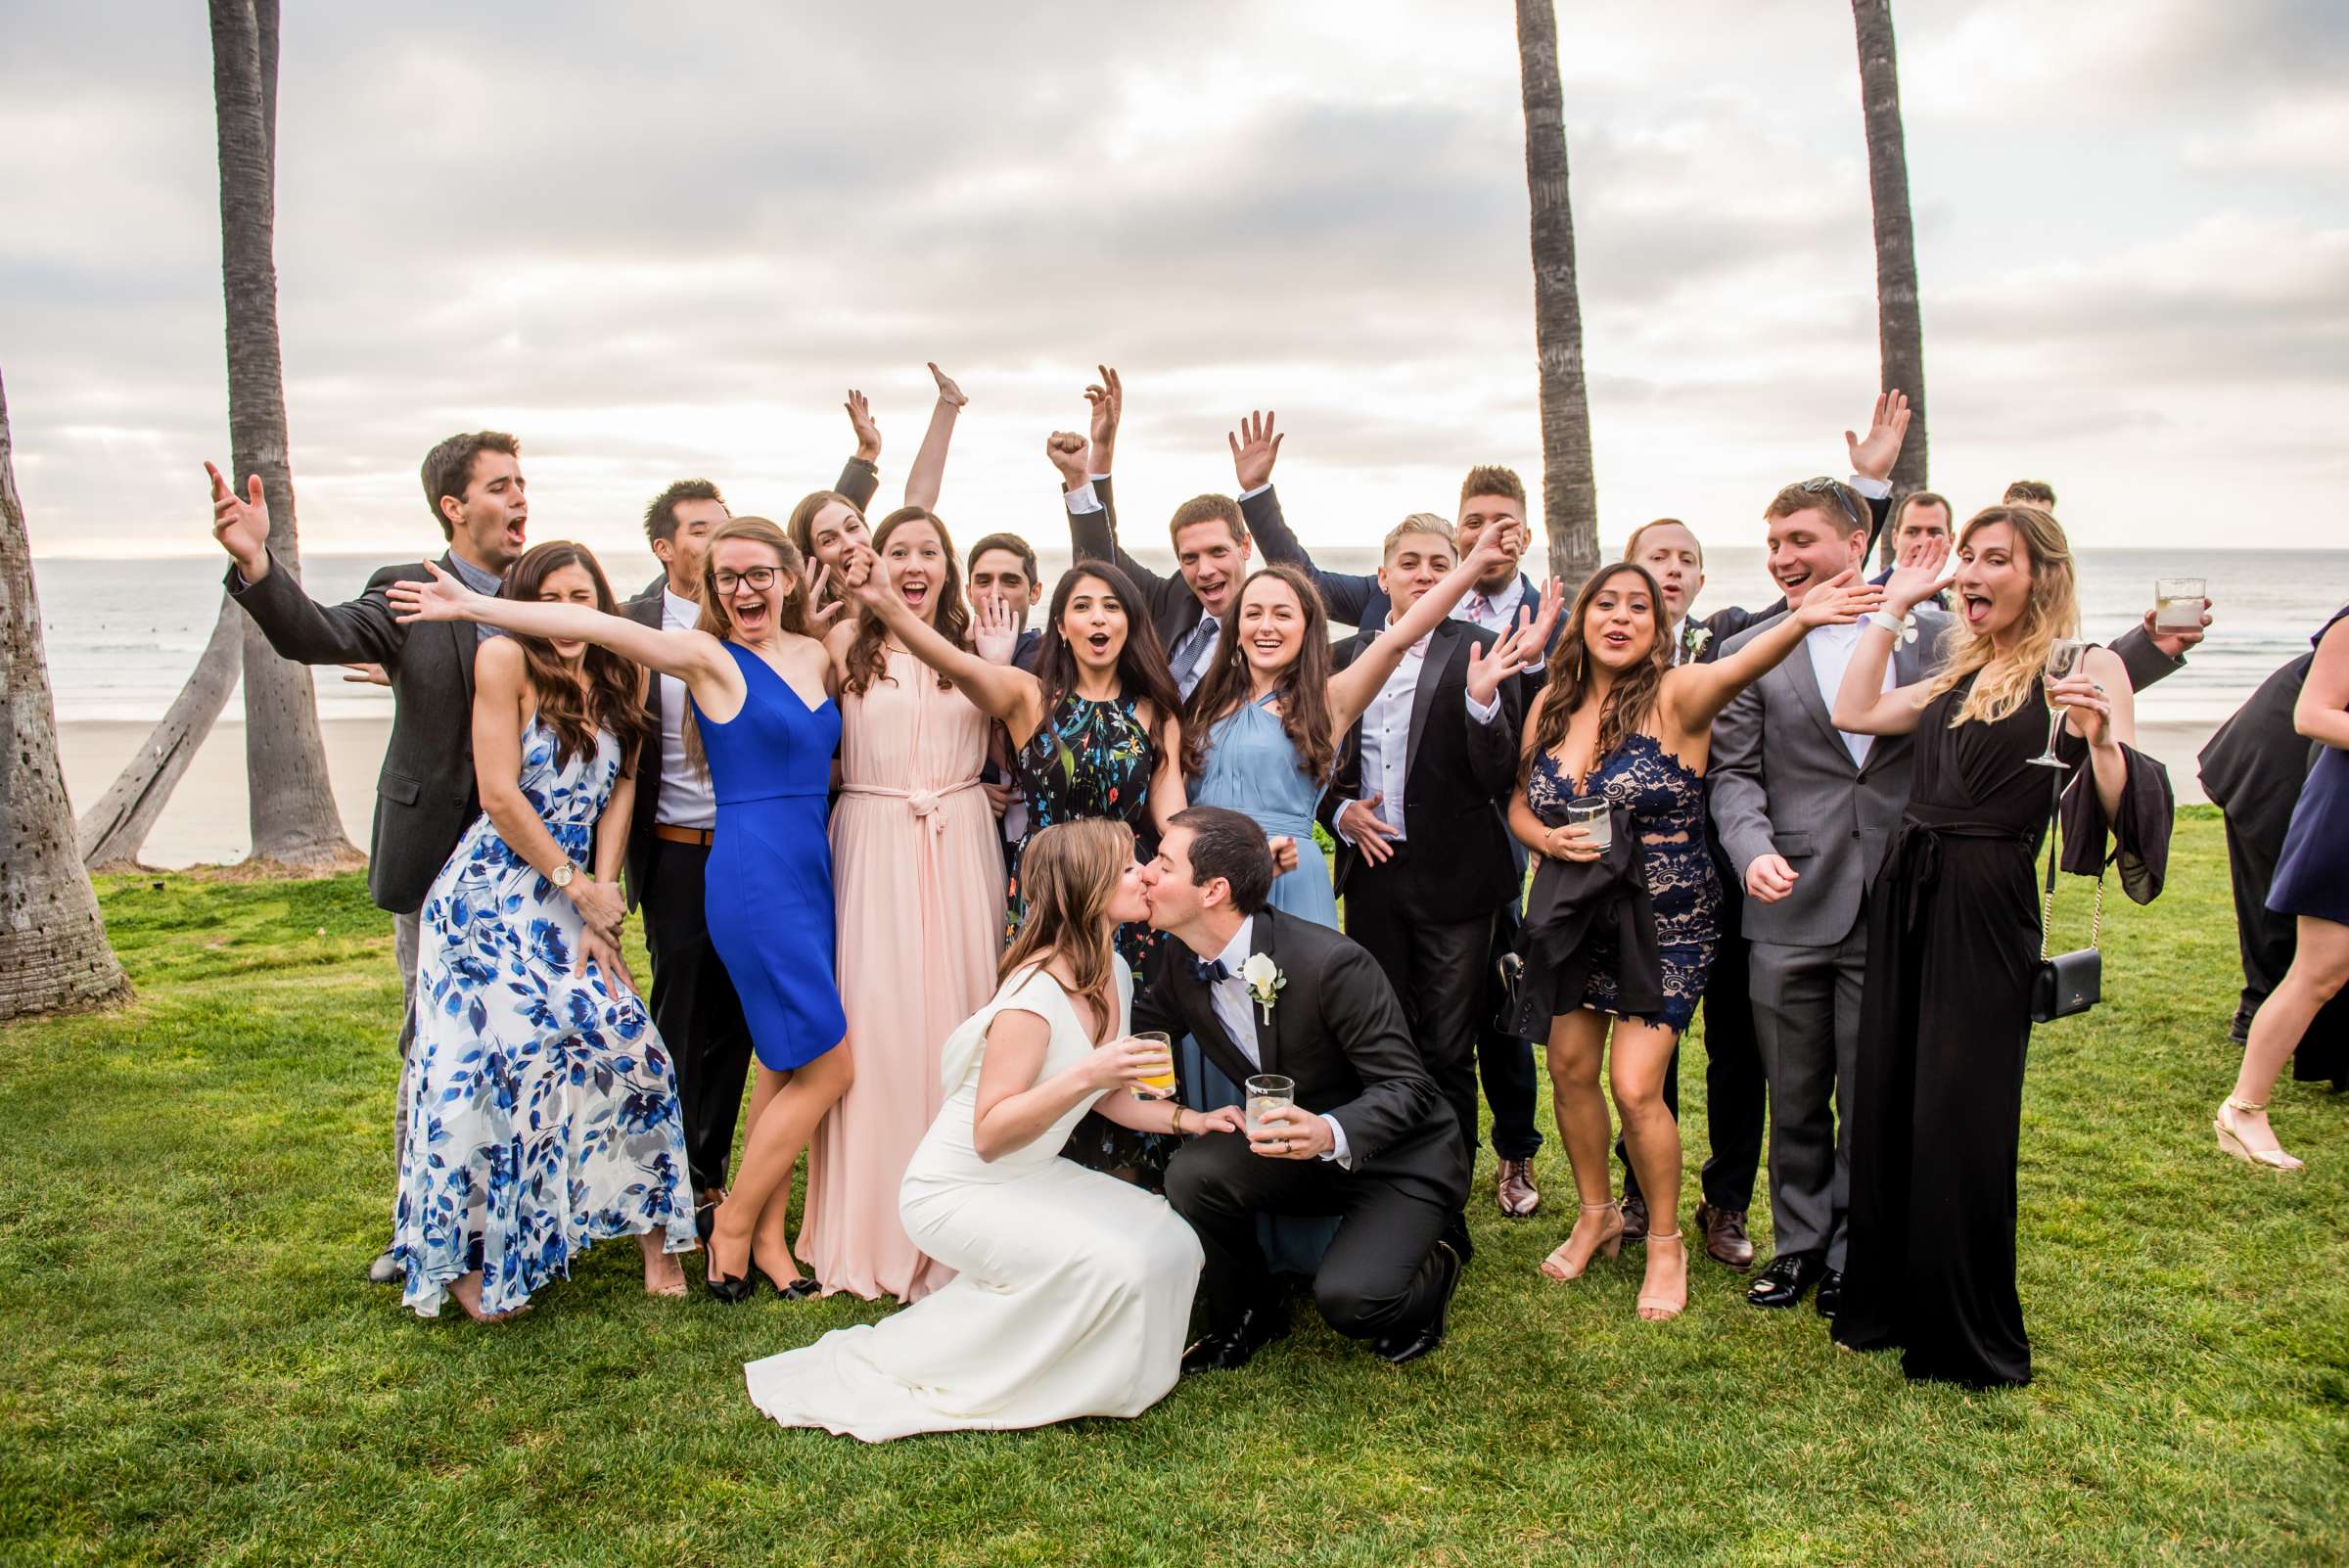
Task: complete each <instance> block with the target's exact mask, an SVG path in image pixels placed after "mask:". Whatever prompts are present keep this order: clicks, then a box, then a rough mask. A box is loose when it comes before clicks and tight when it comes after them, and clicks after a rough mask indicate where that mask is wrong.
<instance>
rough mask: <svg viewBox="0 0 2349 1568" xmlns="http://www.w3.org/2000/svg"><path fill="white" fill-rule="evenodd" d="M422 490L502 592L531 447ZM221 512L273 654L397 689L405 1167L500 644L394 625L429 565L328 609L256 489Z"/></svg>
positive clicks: (592, 889)
mask: <svg viewBox="0 0 2349 1568" xmlns="http://www.w3.org/2000/svg"><path fill="white" fill-rule="evenodd" d="M207 467H208V465H207ZM423 478H424V499H425V504H426V505H427V506H428V507H430V508H431V510H432V514H433V518H434V521H436V522H438V524H439V525H440V534H441V537H442V538H444V539H445V540H447V542H448V548H447V550H446V551H445V552H443V553H442V555H441V557H440V562H439V565H440V570H441V571H443V572H445V573H447V574H449V575H450V576H455V577H458V578H460V579H462V580H463V581H464V583H465V585H466V586H467V587H469V588H472V589H473V590H474V591H475V592H477V593H495V592H497V589H498V582H499V579H500V578H502V577H503V576H504V575H505V572H506V569H507V568H508V567H510V566H512V565H513V564H514V563H515V561H517V560H518V559H520V558H521V556H522V552H523V538H524V533H525V530H527V528H528V526H529V523H530V502H529V500H528V498H527V496H526V494H525V489H524V483H523V477H522V461H521V443H520V442H518V441H516V440H515V438H513V437H511V436H508V435H506V434H504V433H503V432H501V431H489V430H484V431H474V432H470V433H467V434H464V435H458V436H451V437H450V438H448V439H446V440H444V441H442V442H441V443H440V444H439V445H438V446H436V447H434V448H433V449H432V450H431V451H430V452H428V453H426V454H425V459H424V470H423ZM212 503H213V504H212V514H213V518H212V536H213V537H214V538H216V539H218V540H219V541H220V545H221V548H223V549H225V550H226V551H227V552H228V555H229V559H230V561H231V562H232V563H234V564H233V565H232V566H231V567H230V568H229V572H228V578H227V583H226V586H227V589H228V594H229V597H230V598H232V599H234V600H236V601H237V603H238V604H239V605H240V606H242V607H243V608H244V610H245V613H246V614H247V615H250V616H251V617H253V622H254V623H255V624H257V625H258V626H259V627H260V628H261V634H262V635H263V636H265V637H267V638H268V639H269V646H270V647H272V648H274V649H276V650H277V652H278V654H279V656H280V657H282V658H286V659H291V660H294V661H295V662H296V663H298V664H305V665H373V666H377V667H379V668H380V669H382V671H383V674H384V677H385V683H386V684H388V685H389V686H390V687H391V701H392V707H391V744H390V745H389V746H388V747H387V748H386V749H385V752H384V766H383V771H382V772H381V773H380V774H379V775H378V776H377V778H376V783H375V826H374V830H373V832H372V833H371V834H370V836H369V840H368V865H367V891H368V894H369V895H370V896H371V897H372V898H373V899H375V902H376V906H377V907H378V908H381V909H383V910H385V911H387V912H388V913H390V914H391V917H392V922H391V923H392V935H393V952H394V957H395V959H396V961H397V963H398V965H399V979H400V989H401V991H402V992H403V993H404V996H405V1004H404V1011H403V1015H402V1018H401V1022H400V1030H399V1051H400V1061H401V1075H400V1087H399V1091H398V1094H397V1098H396V1100H395V1102H394V1111H393V1122H392V1131H391V1138H392V1144H391V1148H392V1160H393V1166H394V1169H396V1168H397V1163H398V1160H399V1158H400V1156H401V1154H402V1153H403V1151H404V1150H405V1148H406V1144H407V1131H408V1127H407V1104H408V1096H407V1080H406V1061H407V1048H408V1041H409V1040H410V1039H411V1038H413V1037H414V1034H415V1029H416V1018H415V1009H416V951H417V936H418V930H417V925H418V920H417V911H418V910H419V909H420V908H422V907H423V904H424V897H425V894H426V893H428V892H429V891H431V888H432V884H433V878H435V877H436V876H438V875H439V874H440V867H441V866H442V864H444V863H445V862H446V861H447V859H448V856H449V854H450V853H451V852H452V851H454V850H455V849H456V847H457V840H458V839H460V838H461V837H463V836H464V833H465V829H466V827H467V826H468V825H469V824H470V823H471V822H472V821H473V819H474V817H475V815H476V814H477V813H478V812H479V811H480V809H481V803H480V799H479V797H478V795H477V794H476V792H475V788H474V776H473V653H474V649H475V648H476V647H477V646H478V645H479V644H480V642H481V640H482V639H483V638H485V637H489V636H494V635H496V633H495V632H493V631H491V630H490V629H489V628H488V627H487V626H476V625H470V624H466V623H458V622H448V623H419V624H416V625H412V626H406V625H401V624H400V623H398V622H397V621H396V620H394V619H393V618H392V614H391V603H390V601H389V600H387V599H386V598H385V596H384V595H385V590H386V589H387V588H389V587H390V586H391V584H392V583H394V582H421V581H426V580H429V579H430V577H431V574H430V573H428V572H427V571H426V570H425V568H424V566H423V564H422V563H421V562H418V561H410V562H404V563H401V564H399V565H396V566H388V567H385V568H383V569H382V570H381V571H379V572H377V573H376V574H375V575H374V576H371V577H369V578H368V579H367V586H366V589H365V590H364V591H363V592H361V593H360V595H359V597H357V598H356V599H353V600H351V601H350V602H349V603H347V604H339V605H322V604H319V603H317V602H316V601H315V600H313V599H311V598H310V596H309V595H308V594H306V593H304V592H302V591H301V583H300V582H299V580H298V579H297V577H296V576H295V574H294V573H292V572H290V571H288V570H286V569H285V567H284V566H282V565H281V564H280V563H279V562H278V561H277V560H276V559H275V558H274V557H273V556H271V554H270V553H269V546H268V540H269V509H268V507H267V505H266V504H265V503H264V502H263V500H262V498H261V490H260V481H259V480H258V479H257V478H256V479H254V480H253V481H251V483H250V485H249V488H248V493H247V494H246V495H245V496H242V497H240V496H238V495H236V494H235V493H233V492H232V491H231V490H230V489H229V488H228V486H227V484H226V483H225V482H224V481H223V480H222V479H221V478H220V475H219V472H218V471H217V470H213V471H212ZM564 891H565V892H566V893H567V894H568V895H569V896H570V898H571V899H572V901H573V902H574V903H576V904H577V905H578V907H579V913H580V915H581V917H582V918H583V919H584V920H585V921H586V922H587V923H588V924H589V925H590V926H593V927H595V928H597V929H598V930H600V931H603V932H605V933H606V934H607V935H609V936H612V937H615V938H617V936H618V933H619V930H620V924H621V919H622V913H623V910H622V902H621V894H620V890H619V889H618V888H616V887H613V886H611V885H610V884H607V883H599V882H597V881H596V880H595V878H594V876H593V875H591V874H582V875H577V876H575V877H573V878H572V881H571V885H570V886H569V887H568V888H566V889H565V890H564ZM367 1277H368V1278H369V1279H371V1280H373V1281H375V1282H376V1283H378V1284H387V1285H388V1284H396V1283H398V1282H399V1277H400V1276H399V1271H398V1269H397V1268H395V1267H394V1266H393V1264H392V1262H391V1248H390V1247H389V1246H387V1247H386V1248H385V1249H384V1250H383V1252H382V1253H381V1254H380V1255H379V1256H378V1257H377V1258H376V1260H375V1262H374V1263H373V1264H372V1265H370V1266H369V1268H368V1271H367Z"/></svg>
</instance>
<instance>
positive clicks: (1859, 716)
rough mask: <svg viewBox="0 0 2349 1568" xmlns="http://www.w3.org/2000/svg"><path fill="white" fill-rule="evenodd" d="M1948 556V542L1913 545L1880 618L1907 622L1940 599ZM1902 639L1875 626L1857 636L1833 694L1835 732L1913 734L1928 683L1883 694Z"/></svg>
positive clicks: (1889, 584) (1888, 586) (1892, 580)
mask: <svg viewBox="0 0 2349 1568" xmlns="http://www.w3.org/2000/svg"><path fill="white" fill-rule="evenodd" d="M1949 553H1950V547H1949V541H1948V540H1946V539H1927V540H1924V541H1921V542H1920V543H1917V544H1914V545H1911V547H1910V549H1909V553H1908V555H1907V556H1906V557H1905V558H1904V559H1903V560H1902V562H1901V564H1900V565H1899V566H1898V567H1896V568H1894V569H1893V574H1892V576H1889V577H1887V578H1886V579H1885V581H1884V588H1883V593H1884V614H1885V615H1886V616H1887V617H1889V618H1891V619H1893V620H1895V621H1906V620H1907V619H1908V617H1909V612H1910V611H1911V610H1913V609H1915V608H1916V607H1917V606H1918V605H1920V604H1922V603H1924V602H1925V601H1926V600H1927V599H1930V598H1932V597H1933V596H1934V595H1935V594H1937V593H1939V592H1940V591H1941V590H1942V588H1943V587H1944V586H1946V585H1947V584H1948V583H1949V581H1950V578H1951V576H1952V575H1951V574H1948V573H1945V572H1944V571H1943V570H1942V567H1943V563H1944V562H1946V561H1947V560H1948V559H1949ZM1788 619H1790V620H1791V619H1792V618H1791V617H1789V618H1788ZM1905 634H1906V633H1905V632H1902V633H1896V632H1895V631H1893V629H1892V628H1891V627H1889V626H1887V625H1884V624H1883V623H1880V622H1875V621H1871V622H1869V623H1868V625H1867V628H1866V629H1865V630H1864V631H1862V632H1861V633H1860V642H1859V646H1858V647H1856V648H1855V649H1854V650H1853V651H1852V662H1851V663H1850V664H1849V665H1848V666H1846V667H1845V668H1844V671H1843V684H1842V685H1841V686H1839V687H1837V688H1836V690H1835V712H1834V715H1833V717H1834V720H1835V727H1836V728H1837V729H1840V730H1843V731H1845V732H1846V733H1847V734H1853V735H1909V734H1913V733H1914V732H1915V730H1916V725H1917V721H1918V719H1919V718H1920V717H1921V716H1922V715H1923V714H1924V696H1925V692H1926V690H1927V688H1928V687H1929V686H1930V685H1931V684H1932V683H1931V681H1930V680H1912V681H1911V682H1910V683H1909V684H1908V685H1906V686H1895V687H1893V688H1892V690H1890V691H1886V690H1885V689H1884V667H1885V665H1886V664H1888V663H1889V662H1890V661H1891V659H1892V647H1893V639H1894V637H1895V636H1897V635H1905Z"/></svg>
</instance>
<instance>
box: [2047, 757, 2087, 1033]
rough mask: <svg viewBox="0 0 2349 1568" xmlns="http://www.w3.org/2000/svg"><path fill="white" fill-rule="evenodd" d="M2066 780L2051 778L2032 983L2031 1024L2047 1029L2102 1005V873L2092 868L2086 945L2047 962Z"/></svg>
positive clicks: (2048, 959) (2058, 954)
mask: <svg viewBox="0 0 2349 1568" xmlns="http://www.w3.org/2000/svg"><path fill="white" fill-rule="evenodd" d="M2063 781H2064V774H2063V773H2062V772H2060V771H2058V772H2057V773H2056V774H2055V814H2054V815H2053V816H2052V817H2050V819H2049V821H2048V883H2047V891H2046V892H2045V893H2044V894H2043V895H2041V898H2040V903H2039V973H2038V974H2036V975H2034V976H2032V978H2031V1022H2033V1023H2034V1024H2046V1023H2051V1022H2053V1021H2054V1020H2056V1019H2058V1018H2069V1017H2071V1016H2072V1015H2073V1014H2074V1013H2085V1012H2087V1011H2088V1010H2089V1009H2090V1008H2091V1007H2094V1006H2095V1005H2096V1003H2098V1002H2100V1001H2102V1000H2103V999H2104V954H2103V953H2102V952H2101V951H2099V950H2098V949H2097V947H2096V940H2097V938H2099V937H2100V936H2101V935H2102V934H2103V930H2104V867H2103V866H2102V865H2101V864H2099V865H2098V866H2097V867H2096V912H2095V913H2094V914H2092V915H2091V916H2090V917H2089V923H2088V945H2087V946H2085V947H2082V948H2081V949H2079V950H2078V951H2077V952H2065V953H2057V954H2056V955H2055V956H2054V957H2052V958H2050V957H2049V956H2048V926H2049V922H2050V920H2052V919H2053V917H2054V913H2055V857H2056V849H2057V841H2058V840H2059V839H2060V838H2061V836H2062V833H2063Z"/></svg>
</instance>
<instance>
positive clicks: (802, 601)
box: [391, 517, 852, 1302]
mask: <svg viewBox="0 0 2349 1568" xmlns="http://www.w3.org/2000/svg"><path fill="white" fill-rule="evenodd" d="M431 570H432V575H433V580H432V581H430V582H403V583H399V584H396V585H395V586H394V588H393V590H392V592H391V605H392V608H393V609H394V610H395V611H397V612H399V614H400V618H401V619H402V620H403V621H476V622H486V623H489V624H490V625H493V626H502V627H504V628H505V629H506V630H508V631H511V632H516V633H519V634H521V635H524V636H534V637H552V638H563V639H566V640H570V641H579V642H591V643H594V644H595V645H596V646H598V647H601V648H608V649H610V650H611V651H612V652H614V653H616V654H619V655H620V656H621V657H622V658H623V659H629V660H633V661H635V662H636V663H637V664H640V665H644V666H646V667H647V668H649V669H655V670H658V671H660V672H661V673H663V674H668V675H674V676H676V677H677V678H678V679H680V680H682V681H683V682H684V683H685V689H686V692H687V693H688V695H689V696H690V697H691V698H692V702H693V709H692V713H691V715H689V728H688V730H687V734H686V749H687V751H688V752H689V753H696V754H699V755H701V756H703V757H706V758H707V759H708V761H709V765H710V781H711V784H712V786H713V787H714V790H715V792H716V795H717V828H716V836H715V838H714V840H713V841H712V844H711V853H710V880H709V888H708V892H707V894H706V898H707V900H708V915H709V921H710V941H711V943H712V945H714V946H715V947H716V948H717V953H718V956H719V957H720V958H721V959H723V960H724V961H725V965H726V975H727V978H728V979H730V980H732V981H733V982H734V989H735V990H736V991H737V992H740V993H741V996H742V1010H743V1016H744V1017H745V1018H746V1019H747V1020H748V1021H749V1023H750V1026H751V1042H752V1048H753V1049H754V1050H755V1051H756V1053H757V1054H758V1057H759V1082H758V1085H757V1087H755V1088H754V1089H753V1090H752V1093H751V1120H750V1126H749V1131H748V1133H747V1135H746V1137H745V1141H744V1144H743V1153H742V1165H741V1167H740V1168H739V1170H738V1172H737V1173H736V1176H735V1178H734V1185H733V1188H732V1189H731V1190H730V1191H729V1192H728V1193H727V1194H726V1201H725V1202H723V1203H721V1204H719V1205H718V1207H717V1210H716V1213H715V1218H714V1224H713V1228H712V1230H711V1233H710V1237H709V1242H710V1262H709V1268H708V1274H709V1281H710V1293H711V1294H712V1295H714V1296H715V1297H717V1298H718V1299H719V1300H720V1301H727V1302H739V1301H747V1300H749V1299H750V1298H751V1296H752V1295H753V1294H754V1293H755V1292H756V1290H757V1289H758V1284H759V1280H760V1277H761V1276H763V1277H764V1278H765V1279H766V1280H767V1281H768V1282H769V1283H770V1284H772V1285H773V1286H774V1288H775V1289H776V1291H778V1292H779V1293H781V1294H784V1295H786V1296H795V1297H796V1296H806V1295H812V1294H814V1291H815V1288H816V1287H815V1284H814V1282H813V1281H811V1280H805V1279H802V1278H800V1276H799V1266H798V1265H797V1264H796V1263H794V1262H793V1261H792V1256H791V1249H790V1247H789V1245H788V1242H787V1238H786V1235H785V1227H784V1217H785V1214H786V1212H787V1210H788V1208H789V1206H790V1197H791V1190H790V1188H791V1168H792V1165H793V1163H794V1162H795V1161H797V1160H798V1159H799V1156H800V1150H801V1149H802V1148H803V1147H804V1146H805V1145H806V1142H807V1137H808V1134H809V1133H810V1132H812V1131H813V1130H815V1125H816V1123H817V1122H819V1121H821V1120H822V1119H823V1115H824V1113H825V1112H826V1111H829V1110H830V1109H831V1108H832V1104H833V1102H834V1101H835V1100H837V1099H839V1098H840V1096H841V1093H842V1091H843V1090H845V1089H846V1088H847V1087H848V1086H849V1082H850V1078H851V1075H852V1067H851V1065H850V1060H849V1053H848V1052H847V1051H845V1050H841V1049H838V1047H839V1045H840V1043H841V1041H842V1038H843V1037H844V1036H845V1035H846V1034H847V1032H848V1026H847V1021H846V1020H845V1019H844V1018H843V1017H842V1014H841V1008H840V993H839V992H838V991H837V990H835V989H834V985H833V979H832V940H833V938H832V850H831V845H830V843H829V841H828V840H827V839H826V837H825V833H824V802H825V797H826V796H827V795H828V794H829V792H830V787H831V778H832V754H833V751H834V750H835V748H837V747H838V745H839V743H840V711H839V710H838V709H837V708H835V707H834V706H833V702H832V680H833V672H832V660H831V656H830V655H828V654H827V653H826V652H825V651H824V646H823V644H822V643H820V642H817V641H816V640H815V639H814V638H812V637H809V636H807V635H806V633H805V632H804V631H802V629H801V627H802V626H803V625H804V624H805V620H806V578H805V576H804V573H805V568H804V564H803V562H802V560H801V557H800V552H799V551H798V550H797V549H795V548H794V547H793V546H792V543H791V540H790V539H788V538H786V537H785V536H784V534H783V530H781V529H778V528H776V527H775V526H774V524H772V523H770V522H768V521H767V520H766V519H765V518H762V517H738V518H735V519H733V520H732V521H730V522H728V523H725V524H723V525H721V526H720V527H719V528H718V529H717V530H714V532H712V533H711V535H710V544H709V549H708V552H707V553H706V554H705V556H704V557H703V564H702V619H701V624H700V625H698V626H696V627H695V628H693V629H692V630H676V631H669V630H662V629H657V628H655V627H651V626H644V625H639V624H638V623H635V622H633V621H630V620H628V619H627V618H626V617H624V616H616V615H611V614H608V613H605V612H602V611H599V610H596V609H593V608H591V607H588V606H585V605H572V604H525V603H521V602H518V601H514V600H508V599H491V598H486V597H484V596H483V595H481V594H478V593H475V592H473V591H471V590H470V589H468V588H467V587H466V586H465V585H464V584H463V583H462V582H459V581H458V580H456V579H455V578H454V577H451V576H447V575H446V574H444V573H442V572H440V571H439V570H438V568H434V569H431Z"/></svg>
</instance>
